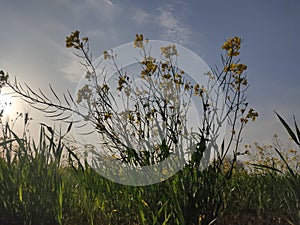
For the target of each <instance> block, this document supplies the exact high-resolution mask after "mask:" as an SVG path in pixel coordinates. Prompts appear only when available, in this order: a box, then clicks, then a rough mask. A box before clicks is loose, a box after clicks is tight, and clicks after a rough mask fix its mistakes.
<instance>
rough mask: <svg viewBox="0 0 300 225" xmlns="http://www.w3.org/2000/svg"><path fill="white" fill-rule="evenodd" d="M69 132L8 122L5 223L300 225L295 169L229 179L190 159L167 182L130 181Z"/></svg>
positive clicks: (1, 167) (0, 180) (3, 161)
mask: <svg viewBox="0 0 300 225" xmlns="http://www.w3.org/2000/svg"><path fill="white" fill-rule="evenodd" d="M63 137H64V135H61V137H59V138H57V137H55V135H54V132H53V130H52V129H50V128H49V127H46V126H42V127H41V131H40V137H39V141H38V143H35V142H33V141H32V140H29V139H28V138H27V137H26V136H24V137H19V136H18V135H16V134H15V133H14V132H13V131H12V130H11V129H10V128H9V126H8V125H5V126H3V138H2V141H1V143H0V145H1V151H2V152H1V153H2V155H3V157H0V193H1V194H0V224H4V225H5V224H16V225H19V224H20V225H21V224H32V225H35V224H52V225H53V224H59V225H60V224H65V225H68V224H70V225H71V224H83V225H85V224H87V225H88V224H89V225H90V224H132V225H134V224H147V225H148V224H152V225H154V224H179V225H182V224H187V225H193V224H220V225H221V224H222V225H226V224H300V220H299V218H300V215H299V212H300V210H299V203H300V200H299V189H300V188H299V187H300V186H299V184H300V176H299V174H298V173H296V172H294V171H293V170H289V169H287V172H285V173H280V172H278V171H276V170H275V169H273V170H272V168H271V167H268V168H262V169H263V170H262V172H260V173H255V172H251V173H250V172H247V171H246V170H245V169H243V168H239V169H235V170H234V173H233V175H232V177H230V178H228V177H227V176H226V173H225V172H224V171H223V173H220V172H218V171H217V170H215V169H214V167H213V166H210V167H209V168H208V169H206V170H204V171H202V172H199V171H197V170H196V169H194V168H193V167H192V166H188V165H187V166H186V167H185V168H184V169H183V170H181V171H180V172H179V173H177V174H176V175H175V176H173V177H171V178H170V179H168V180H166V181H164V182H161V183H158V184H154V185H150V186H145V187H132V186H124V185H120V184H117V183H113V182H111V181H109V180H107V179H105V178H103V177H101V176H100V175H98V174H97V173H96V172H95V171H94V170H93V169H92V168H91V167H90V166H89V165H88V164H87V163H85V162H81V161H78V159H77V157H76V155H75V154H74V152H73V151H71V148H70V146H68V145H66V144H64V140H63ZM286 166H288V164H287V165H286ZM223 170H226V168H223Z"/></svg>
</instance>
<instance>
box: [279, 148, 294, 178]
mask: <svg viewBox="0 0 300 225" xmlns="http://www.w3.org/2000/svg"><path fill="white" fill-rule="evenodd" d="M275 151H276V152H277V154H278V155H279V157H280V158H281V160H282V161H283V162H284V164H285V165H286V167H287V169H288V171H289V173H290V174H291V175H292V176H295V173H294V171H293V170H292V168H291V167H290V166H289V164H288V162H287V161H286V160H285V158H284V156H283V155H282V154H281V152H280V151H279V150H278V149H277V148H275Z"/></svg>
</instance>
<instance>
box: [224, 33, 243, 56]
mask: <svg viewBox="0 0 300 225" xmlns="http://www.w3.org/2000/svg"><path fill="white" fill-rule="evenodd" d="M240 47H241V38H239V37H234V38H229V39H228V40H227V41H226V42H225V43H224V44H223V46H222V49H224V50H226V51H227V55H228V56H230V57H232V56H237V55H239V54H240V52H239V49H240Z"/></svg>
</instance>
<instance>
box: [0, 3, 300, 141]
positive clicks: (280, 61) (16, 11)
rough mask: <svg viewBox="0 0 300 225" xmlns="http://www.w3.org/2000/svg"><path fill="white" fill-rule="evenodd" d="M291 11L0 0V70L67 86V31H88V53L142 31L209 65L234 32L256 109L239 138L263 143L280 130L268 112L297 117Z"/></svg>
mask: <svg viewBox="0 0 300 225" xmlns="http://www.w3.org/2000/svg"><path fill="white" fill-rule="evenodd" d="M299 12H300V2H299V1H297V0H285V1H282V0H280V1H279V0H272V1H271V0H269V1H267V0H266V1H259V0H251V1H250V0H249V1H241V0H239V1H238V0H228V1H222V0H218V1H217V0H210V1H200V0H198V1H196V0H190V1H183V0H174V1H158V0H154V1H141V0H140V1H137V0H123V1H121V0H52V1H46V0H27V1H16V0H7V1H5V0H1V7H0V30H1V34H0V49H1V57H0V68H1V69H3V70H5V71H8V72H9V73H10V74H11V75H12V76H14V75H17V78H18V79H19V81H21V82H28V83H29V84H30V86H31V87H32V88H39V87H41V88H43V87H44V88H47V85H48V83H51V84H52V86H54V87H55V89H56V90H59V91H64V90H66V88H68V89H70V90H71V91H72V90H74V89H75V87H76V83H77V81H78V80H79V79H80V77H81V76H82V68H81V66H80V64H79V63H78V59H76V58H75V57H74V56H73V55H72V52H71V51H70V50H69V49H66V48H65V47H64V41H65V37H66V35H68V34H69V33H70V32H72V31H75V30H80V31H81V33H82V34H83V35H84V36H89V37H90V40H91V48H92V51H93V55H94V57H95V58H97V57H98V56H100V54H101V53H102V52H103V51H104V50H106V49H111V48H114V47H116V46H118V45H120V44H124V43H128V42H131V41H133V39H134V36H135V34H136V33H143V34H144V35H145V36H147V37H149V39H157V40H166V41H172V42H176V43H178V44H180V45H182V46H184V47H187V48H189V49H191V50H192V51H194V52H195V53H196V54H198V55H199V56H200V57H201V58H202V59H203V60H204V61H205V62H206V63H207V64H208V65H209V66H211V67H214V65H216V64H218V63H220V54H221V46H222V44H223V42H224V40H225V39H227V38H229V37H233V36H240V37H241V38H242V39H243V45H242V49H241V61H242V62H243V63H245V64H247V65H248V78H249V82H250V84H251V86H250V88H249V92H248V100H249V102H250V104H251V105H252V106H253V107H254V108H255V109H256V110H257V111H258V112H259V114H260V117H259V118H258V120H257V122H255V123H254V124H251V125H250V126H249V128H248V130H246V131H245V142H248V143H252V142H254V141H257V142H259V143H270V141H272V136H273V134H274V133H278V134H279V135H284V134H285V131H284V129H283V128H282V126H281V125H280V124H279V122H278V120H277V119H276V118H275V115H274V113H273V110H276V111H277V112H279V113H280V114H281V115H282V116H283V117H285V118H287V119H288V121H290V122H291V121H292V116H293V115H295V116H296V118H297V119H298V121H299V123H300V101H299V97H300V89H299V81H300V74H299V73H300V72H299V71H300V60H299V59H300V57H299V52H300V44H299V40H300V39H299V35H300V29H299V27H300V14H299ZM284 137H286V136H284ZM283 139H284V138H283Z"/></svg>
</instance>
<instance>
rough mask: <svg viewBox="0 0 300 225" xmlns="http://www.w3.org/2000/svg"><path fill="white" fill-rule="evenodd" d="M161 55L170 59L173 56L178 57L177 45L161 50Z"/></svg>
mask: <svg viewBox="0 0 300 225" xmlns="http://www.w3.org/2000/svg"><path fill="white" fill-rule="evenodd" d="M160 51H161V54H162V55H163V56H164V57H165V58H170V57H171V56H178V52H177V48H176V46H175V45H169V46H166V47H161V48H160Z"/></svg>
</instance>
